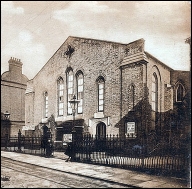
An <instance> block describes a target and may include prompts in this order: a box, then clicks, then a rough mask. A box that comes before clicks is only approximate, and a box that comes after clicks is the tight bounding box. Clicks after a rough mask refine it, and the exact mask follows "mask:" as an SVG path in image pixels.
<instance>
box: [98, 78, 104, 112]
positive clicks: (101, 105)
mask: <svg viewBox="0 0 192 189" xmlns="http://www.w3.org/2000/svg"><path fill="white" fill-rule="evenodd" d="M97 85H98V111H99V112H103V111H104V89H105V81H104V78H103V77H102V76H100V77H99V78H98V79H97Z"/></svg>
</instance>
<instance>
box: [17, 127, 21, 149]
mask: <svg viewBox="0 0 192 189" xmlns="http://www.w3.org/2000/svg"><path fill="white" fill-rule="evenodd" d="M18 152H21V131H20V129H19V132H18Z"/></svg>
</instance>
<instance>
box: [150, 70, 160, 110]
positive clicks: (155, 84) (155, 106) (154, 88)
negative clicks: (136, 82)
mask: <svg viewBox="0 0 192 189" xmlns="http://www.w3.org/2000/svg"><path fill="white" fill-rule="evenodd" d="M151 105H152V110H153V111H155V112H157V111H158V81H157V76H156V74H155V73H154V74H153V76H152V103H151Z"/></svg>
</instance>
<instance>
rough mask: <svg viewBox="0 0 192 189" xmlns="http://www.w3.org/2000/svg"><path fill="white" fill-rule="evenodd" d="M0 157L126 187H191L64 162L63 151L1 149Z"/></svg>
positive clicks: (170, 179)
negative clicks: (34, 152)
mask: <svg viewBox="0 0 192 189" xmlns="http://www.w3.org/2000/svg"><path fill="white" fill-rule="evenodd" d="M1 157H7V158H10V159H13V160H16V161H20V162H24V163H29V164H33V165H38V166H41V167H46V168H49V169H53V170H57V171H62V172H64V173H69V174H73V175H78V176H84V177H87V178H94V179H99V180H103V181H108V182H113V183H118V184H119V183H120V184H122V185H124V186H128V187H136V188H191V184H190V183H187V181H185V180H182V179H179V178H173V177H164V176H156V175H149V174H147V173H140V172H137V171H132V170H127V169H121V168H113V167H107V166H102V165H93V164H86V163H79V162H70V161H68V162H66V161H65V160H66V159H67V158H68V157H67V156H66V155H64V153H63V152H54V155H53V157H51V158H46V157H41V156H36V155H30V154H23V153H17V152H8V151H1Z"/></svg>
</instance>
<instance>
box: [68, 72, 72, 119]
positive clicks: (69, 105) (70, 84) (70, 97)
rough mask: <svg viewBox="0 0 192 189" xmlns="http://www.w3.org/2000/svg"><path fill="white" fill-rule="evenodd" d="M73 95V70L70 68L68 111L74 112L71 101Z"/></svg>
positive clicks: (69, 112)
mask: <svg viewBox="0 0 192 189" xmlns="http://www.w3.org/2000/svg"><path fill="white" fill-rule="evenodd" d="M72 97H73V71H72V70H69V71H68V72H67V113H68V114H69V115H70V114H72V108H71V104H70V103H69V101H70V100H71V99H72Z"/></svg>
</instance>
